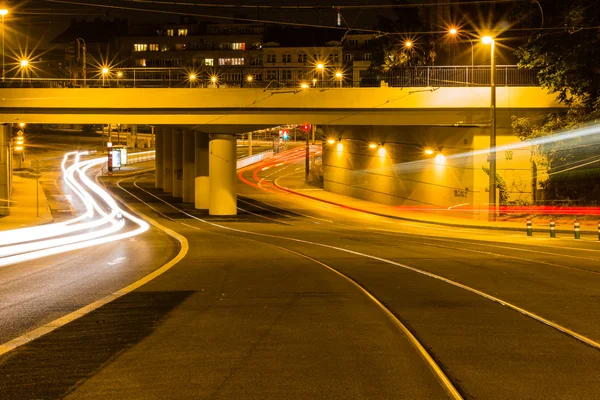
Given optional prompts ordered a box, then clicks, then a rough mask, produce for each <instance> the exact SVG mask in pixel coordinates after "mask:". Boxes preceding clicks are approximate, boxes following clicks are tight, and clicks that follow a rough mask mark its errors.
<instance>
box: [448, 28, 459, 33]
mask: <svg viewBox="0 0 600 400" xmlns="http://www.w3.org/2000/svg"><path fill="white" fill-rule="evenodd" d="M448 33H449V34H451V35H456V34H458V29H456V28H450V30H449V31H448Z"/></svg>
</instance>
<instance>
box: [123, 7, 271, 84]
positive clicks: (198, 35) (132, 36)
mask: <svg viewBox="0 0 600 400" xmlns="http://www.w3.org/2000/svg"><path fill="white" fill-rule="evenodd" d="M263 34H264V26H263V25H262V24H239V23H235V24H209V23H199V22H197V21H194V20H191V19H188V18H184V19H182V21H181V23H179V24H165V25H162V26H152V25H137V26H131V27H130V28H129V31H128V34H127V35H124V36H122V37H120V38H119V45H120V52H119V53H120V60H119V67H120V68H123V69H124V71H125V72H126V73H127V74H129V75H131V74H133V71H127V68H136V70H135V74H136V80H138V82H142V81H144V80H146V81H148V82H149V81H152V80H162V81H163V82H162V83H163V84H164V81H165V80H169V79H170V80H172V81H173V82H178V84H179V83H181V81H185V75H186V74H192V73H193V74H194V76H196V77H197V83H198V84H203V83H211V77H212V78H214V77H216V78H217V81H218V82H221V83H227V84H229V85H232V86H239V85H241V84H243V83H244V82H246V79H247V76H249V75H251V76H253V80H261V79H262V71H261V68H262V67H261V65H262V57H261V54H262V51H261V49H262V43H263ZM167 69H171V70H170V71H168V70H167ZM129 78H130V79H133V76H129ZM148 82H147V83H148Z"/></svg>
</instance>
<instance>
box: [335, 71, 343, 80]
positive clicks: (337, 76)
mask: <svg viewBox="0 0 600 400" xmlns="http://www.w3.org/2000/svg"><path fill="white" fill-rule="evenodd" d="M335 77H336V78H338V79H342V73H341V72H340V71H338V72H336V73H335Z"/></svg>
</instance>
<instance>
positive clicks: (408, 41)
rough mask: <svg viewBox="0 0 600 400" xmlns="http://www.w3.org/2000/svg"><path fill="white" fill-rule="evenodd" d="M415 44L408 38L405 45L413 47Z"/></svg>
mask: <svg viewBox="0 0 600 400" xmlns="http://www.w3.org/2000/svg"><path fill="white" fill-rule="evenodd" d="M412 45H413V42H411V41H410V40H407V41H406V42H404V47H406V48H407V49H409V48H411V47H412Z"/></svg>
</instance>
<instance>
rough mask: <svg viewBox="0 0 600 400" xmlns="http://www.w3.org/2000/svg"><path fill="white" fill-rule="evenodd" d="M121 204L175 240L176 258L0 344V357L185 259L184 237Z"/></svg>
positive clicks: (187, 245)
mask: <svg viewBox="0 0 600 400" xmlns="http://www.w3.org/2000/svg"><path fill="white" fill-rule="evenodd" d="M121 189H123V188H121ZM123 190H124V191H125V192H127V190H125V189H123ZM129 194H131V193H129ZM132 196H133V195H132ZM134 197H135V196H134ZM140 201H141V200H140ZM121 203H122V204H123V205H124V206H125V207H126V208H128V209H129V210H130V211H131V212H132V213H134V212H135V213H137V214H138V215H140V216H141V217H142V218H143V219H145V220H146V221H147V222H148V223H150V224H151V225H153V226H155V227H156V228H158V229H160V230H162V231H163V232H165V233H167V234H168V235H169V236H171V237H173V238H175V239H176V240H177V241H178V242H179V243H180V244H181V249H180V250H179V253H178V254H177V256H175V258H173V259H172V260H171V261H169V262H168V263H166V264H165V265H163V266H162V267H160V268H158V269H157V270H155V271H154V272H151V273H150V274H148V275H146V276H144V277H143V278H141V279H139V280H137V281H136V282H134V283H132V284H130V285H128V286H126V287H124V288H123V289H121V290H118V291H116V292H114V293H112V294H109V295H108V296H105V297H103V298H101V299H100V300H96V301H95V302H93V303H91V304H88V305H87V306H85V307H81V308H80V309H78V310H75V311H73V312H71V313H69V314H67V315H65V316H64V317H61V318H58V319H55V320H54V321H51V322H49V323H47V324H45V325H43V326H41V327H39V328H36V329H34V330H32V331H29V332H27V333H25V334H23V335H21V336H18V337H16V338H14V339H12V340H10V341H8V342H6V343H2V344H0V356H2V355H4V354H6V353H8V352H10V351H12V350H15V349H17V348H19V347H21V346H23V345H25V344H27V343H30V342H32V341H34V340H35V339H38V338H40V337H42V336H44V335H46V334H48V333H50V332H52V331H54V330H56V329H58V328H60V327H62V326H65V325H66V324H68V323H69V322H73V321H75V320H76V319H78V318H81V317H83V316H84V315H87V314H89V313H91V312H92V311H94V310H97V309H98V308H100V307H102V306H104V305H106V304H108V303H110V302H111V301H113V300H116V299H118V298H119V297H122V296H124V295H126V294H128V293H131V292H132V291H134V290H136V289H138V288H139V287H140V286H143V285H145V284H146V283H148V282H150V281H151V280H153V279H155V278H156V277H158V276H160V275H162V274H164V273H165V272H167V271H168V270H170V269H171V268H173V266H175V265H176V264H177V263H178V262H179V261H181V260H182V259H183V257H185V255H186V254H187V253H188V250H189V244H188V241H187V239H186V238H185V237H184V236H182V235H180V234H179V233H177V232H175V231H173V230H171V229H169V228H167V227H165V226H163V225H161V224H159V223H158V222H156V221H155V220H153V219H151V218H150V217H148V216H147V215H145V214H143V213H141V212H139V211H137V212H136V211H134V210H133V209H132V208H131V207H130V206H129V205H127V204H126V203H125V202H123V201H122V200H121Z"/></svg>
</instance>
